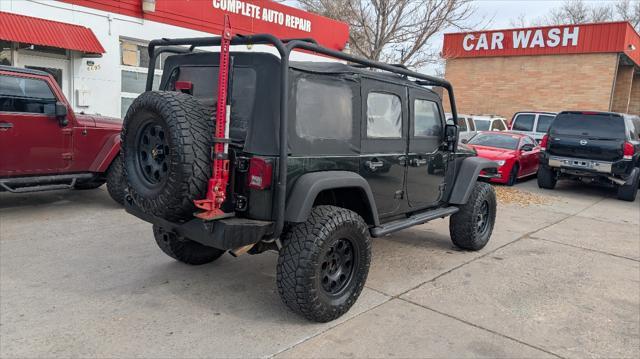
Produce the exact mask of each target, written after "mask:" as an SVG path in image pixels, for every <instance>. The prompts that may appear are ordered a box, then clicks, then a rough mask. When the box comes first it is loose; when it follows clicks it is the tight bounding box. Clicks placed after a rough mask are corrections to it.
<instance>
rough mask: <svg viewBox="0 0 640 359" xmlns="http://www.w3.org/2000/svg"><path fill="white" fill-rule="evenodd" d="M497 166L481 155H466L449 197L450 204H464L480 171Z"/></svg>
mask: <svg viewBox="0 0 640 359" xmlns="http://www.w3.org/2000/svg"><path fill="white" fill-rule="evenodd" d="M488 168H498V164H497V163H495V162H494V161H490V160H488V159H486V158H482V157H468V158H465V159H464V160H463V161H462V164H461V165H460V169H459V170H458V173H457V175H456V181H455V184H454V185H453V190H451V196H450V197H449V203H450V204H465V203H467V200H468V199H469V196H470V195H471V191H472V190H473V186H474V185H475V184H476V181H477V180H478V175H480V171H482V170H484V169H488Z"/></svg>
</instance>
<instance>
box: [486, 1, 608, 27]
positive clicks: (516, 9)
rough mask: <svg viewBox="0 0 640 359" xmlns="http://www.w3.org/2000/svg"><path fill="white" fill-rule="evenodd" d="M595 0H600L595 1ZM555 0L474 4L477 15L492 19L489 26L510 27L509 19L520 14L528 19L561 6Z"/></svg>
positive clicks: (543, 14) (540, 15)
mask: <svg viewBox="0 0 640 359" xmlns="http://www.w3.org/2000/svg"><path fill="white" fill-rule="evenodd" d="M596 2H602V0H601V1H596ZM562 3H563V1H557V0H478V1H475V2H474V4H475V6H476V8H477V9H478V15H481V16H485V17H486V18H487V19H493V21H492V22H491V25H490V26H489V28H494V29H498V28H505V27H510V23H511V20H513V19H516V18H518V17H519V16H520V15H521V14H524V15H525V18H526V19H528V20H529V21H532V20H535V19H537V18H540V17H542V16H545V15H547V14H548V13H549V11H550V10H551V9H553V8H557V7H559V6H561V5H562Z"/></svg>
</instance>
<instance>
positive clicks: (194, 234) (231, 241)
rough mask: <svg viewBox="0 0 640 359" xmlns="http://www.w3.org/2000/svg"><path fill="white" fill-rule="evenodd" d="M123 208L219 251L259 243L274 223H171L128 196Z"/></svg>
mask: <svg viewBox="0 0 640 359" xmlns="http://www.w3.org/2000/svg"><path fill="white" fill-rule="evenodd" d="M125 210H126V211H127V212H128V213H130V214H132V215H134V216H136V217H138V218H140V219H142V220H143V221H145V222H149V223H152V224H154V225H157V226H160V227H162V228H163V229H164V230H166V231H171V232H174V233H176V234H177V235H179V236H181V237H185V238H188V239H190V240H193V241H195V242H198V243H201V244H203V245H205V246H209V247H214V248H218V249H222V250H230V249H235V248H239V247H242V246H246V245H250V244H255V243H258V242H259V241H260V240H262V239H263V238H265V237H266V236H268V235H269V234H270V233H272V232H273V222H267V221H257V220H251V219H246V218H236V217H234V218H226V219H220V220H216V221H204V220H201V219H199V218H194V219H191V220H189V221H185V222H181V223H175V222H170V221H167V220H165V219H163V218H160V217H156V216H153V215H150V214H147V213H145V212H144V211H142V210H141V209H140V208H138V207H137V206H136V205H135V204H134V203H133V201H132V200H131V199H130V198H127V199H126V200H125Z"/></svg>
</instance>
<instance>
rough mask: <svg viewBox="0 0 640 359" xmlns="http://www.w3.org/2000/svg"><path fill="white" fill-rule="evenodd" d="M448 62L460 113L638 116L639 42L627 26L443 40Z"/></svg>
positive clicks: (473, 35) (555, 28)
mask: <svg viewBox="0 0 640 359" xmlns="http://www.w3.org/2000/svg"><path fill="white" fill-rule="evenodd" d="M442 56H443V57H444V58H445V59H446V69H445V77H446V78H447V80H449V81H451V82H452V83H453V86H454V90H455V94H456V100H457V105H458V112H460V113H465V114H467V113H468V114H495V115H499V116H503V117H506V118H509V119H510V118H511V117H512V115H513V114H514V113H515V112H518V111H551V112H557V111H562V110H597V111H615V112H623V113H633V114H640V36H639V35H638V33H637V32H636V31H635V30H634V29H633V27H632V26H631V25H630V24H629V23H627V22H613V23H598V24H583V25H563V26H547V27H537V28H525V29H508V30H489V31H483V32H472V33H455V34H445V37H444V46H443V50H442ZM445 103H447V101H445Z"/></svg>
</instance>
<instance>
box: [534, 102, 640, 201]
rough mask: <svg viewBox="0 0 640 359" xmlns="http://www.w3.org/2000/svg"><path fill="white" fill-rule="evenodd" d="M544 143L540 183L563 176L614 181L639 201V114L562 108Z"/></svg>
mask: <svg viewBox="0 0 640 359" xmlns="http://www.w3.org/2000/svg"><path fill="white" fill-rule="evenodd" d="M540 146H541V147H542V148H543V151H542V152H541V154H540V169H539V170H538V186H540V187H541V188H547V189H553V188H554V187H555V185H556V181H557V180H558V179H559V178H569V179H577V180H582V181H585V182H592V183H598V184H604V185H610V186H615V187H617V189H618V198H619V199H622V200H625V201H634V200H635V198H636V193H637V192H638V183H639V182H640V168H639V167H640V117H638V116H630V115H624V114H619V113H611V112H581V111H565V112H561V113H559V114H558V115H557V116H556V118H555V120H554V121H553V123H552V124H551V127H549V132H548V133H547V134H546V135H545V136H544V137H543V139H542V141H541V143H540Z"/></svg>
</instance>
